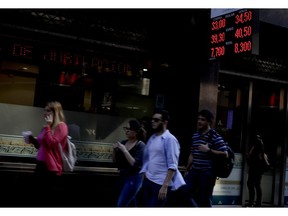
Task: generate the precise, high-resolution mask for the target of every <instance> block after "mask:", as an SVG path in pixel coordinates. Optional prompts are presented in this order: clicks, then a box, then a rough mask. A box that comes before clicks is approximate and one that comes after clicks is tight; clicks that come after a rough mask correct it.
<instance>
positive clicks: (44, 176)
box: [34, 161, 63, 207]
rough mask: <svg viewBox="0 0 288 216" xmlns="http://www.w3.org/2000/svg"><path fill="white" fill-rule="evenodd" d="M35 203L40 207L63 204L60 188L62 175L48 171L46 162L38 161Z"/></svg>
mask: <svg viewBox="0 0 288 216" xmlns="http://www.w3.org/2000/svg"><path fill="white" fill-rule="evenodd" d="M34 175H35V178H34V180H35V182H34V186H35V187H34V189H35V190H34V191H35V193H36V194H35V205H36V206H39V207H42V206H43V207H57V206H61V205H63V202H62V197H61V193H60V190H61V188H62V183H61V176H59V175H56V173H55V172H51V171H48V169H47V166H46V164H45V162H43V161H37V163H36V169H35V174H34Z"/></svg>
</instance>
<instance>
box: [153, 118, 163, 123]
mask: <svg viewBox="0 0 288 216" xmlns="http://www.w3.org/2000/svg"><path fill="white" fill-rule="evenodd" d="M151 121H154V122H159V121H163V120H162V119H159V118H152V119H151Z"/></svg>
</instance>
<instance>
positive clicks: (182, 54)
mask: <svg viewBox="0 0 288 216" xmlns="http://www.w3.org/2000/svg"><path fill="white" fill-rule="evenodd" d="M246 10H247V9H244V10H243V12H245V11H246ZM272 11H274V10H271V11H269V10H257V9H255V10H253V14H254V12H255V14H257V18H258V32H257V34H258V36H259V37H258V39H257V43H258V52H257V54H247V55H240V56H236V55H229V56H225V57H223V58H216V59H209V55H210V54H209V52H210V49H209V41H210V40H211V35H210V31H209V29H210V25H211V19H210V10H209V9H5V10H1V13H0V18H1V19H0V20H1V22H0V38H1V41H0V45H1V56H0V57H1V71H0V77H1V78H0V110H1V111H2V113H6V114H5V117H4V118H3V124H2V126H0V130H1V131H0V134H1V143H0V144H1V149H0V150H1V152H0V153H1V156H0V158H1V159H0V161H1V167H2V168H1V169H2V171H3V172H2V173H3V175H5V176H6V177H7V178H6V179H7V182H13V183H14V184H16V185H17V187H15V188H16V190H20V191H21V190H22V189H23V187H22V186H24V187H25V184H24V183H23V182H27V179H29V178H30V177H31V175H30V174H31V172H33V168H34V160H35V154H36V151H35V149H33V148H32V147H31V146H27V145H25V144H24V143H23V139H22V137H21V132H22V131H24V130H28V129H29V130H31V131H33V132H34V133H35V134H37V132H38V131H39V130H40V128H41V122H39V120H38V118H39V119H40V118H41V116H42V109H43V107H44V105H45V103H46V102H47V101H50V100H58V101H60V102H61V103H62V105H63V108H64V110H65V115H66V118H67V124H68V125H69V132H70V134H71V136H72V138H73V139H74V141H75V143H76V145H77V150H78V158H79V161H78V166H77V169H76V171H75V172H74V173H73V174H67V175H65V178H73V179H74V180H75V182H81V183H78V184H79V187H78V189H79V193H82V195H83V196H85V191H86V192H87V191H88V188H93V190H95V191H96V190H97V187H96V185H97V184H95V182H94V183H93V182H92V181H91V180H90V181H89V184H86V185H85V181H86V180H85V179H89V178H92V179H95V181H97V176H98V175H99V176H101V177H100V179H104V180H102V181H103V182H105V181H106V182H109V185H107V188H109V189H110V190H109V191H111V193H113V191H114V192H115V190H113V189H114V187H116V184H115V185H113V182H114V180H115V182H117V180H116V179H117V169H116V168H115V166H114V164H112V160H111V144H112V143H113V142H115V141H117V140H119V139H124V137H123V135H124V134H123V132H122V126H123V125H124V124H125V123H126V122H127V121H128V120H129V119H130V118H138V119H148V122H149V117H150V116H151V114H152V112H153V110H154V108H159V107H161V108H165V109H167V110H169V112H170V114H171V118H172V120H171V122H170V124H169V129H170V130H171V131H172V132H173V133H174V134H175V135H176V136H177V138H178V139H179V141H180V144H181V157H180V166H181V167H182V166H184V165H185V163H186V160H187V157H188V155H189V149H190V142H191V135H192V133H193V131H195V129H196V117H197V112H198V110H199V109H202V108H208V109H211V111H213V113H214V114H215V116H216V119H215V125H214V126H215V128H216V129H217V130H218V131H219V132H221V133H222V135H223V136H224V137H225V138H226V139H227V141H228V142H229V144H230V145H231V147H232V148H233V149H234V150H235V152H236V161H235V167H234V170H233V172H232V175H231V176H230V177H229V178H228V179H220V180H219V181H217V184H216V187H215V192H214V195H215V196H214V201H213V202H214V204H215V205H216V204H217V205H221V204H228V205H243V206H244V205H245V201H246V200H247V189H246V180H247V176H246V172H247V165H246V153H247V149H248V147H249V145H250V136H251V135H252V131H253V130H256V129H257V131H259V133H261V134H263V139H264V143H265V150H266V152H267V154H268V156H269V158H270V160H271V163H272V169H271V170H270V171H269V172H267V173H265V175H264V177H263V184H264V188H265V189H264V191H263V201H264V203H265V204H266V205H268V206H284V205H286V202H287V201H286V195H285V187H286V151H287V147H286V146H287V135H286V133H285V131H286V130H287V60H286V59H287V58H286V57H287V54H286V52H285V50H286V47H287V44H286V43H285V38H286V37H285V35H286V34H287V29H286V28H285V27H283V26H280V25H279V24H275V23H269V20H272V18H269V19H268V18H267V17H269V16H270V14H271V12H272ZM281 12H282V11H281ZM11 17H17V19H11ZM270 32H274V34H273V36H274V38H273V39H272V41H273V44H271V37H268V36H267V35H269V33H270ZM254 42H255V41H254ZM255 43H256V42H255ZM15 122H17V127H15ZM11 171H12V172H11ZM103 176H104V177H103ZM11 179H12V180H11ZM107 179H109V180H107ZM112 179H114V180H112ZM111 184H112V185H113V186H112V187H111ZM26 186H27V184H26ZM30 187H33V185H29V188H30ZM26 189H27V188H26ZM26 189H23V190H24V191H26ZM80 191H82V192H80ZM113 195H114V196H115V194H113ZM10 196H11V195H10ZM9 198H10V199H9ZM12 198H13V196H12V197H9V196H8V198H7V199H6V198H5V197H4V198H3V201H5V200H6V202H5V203H7V205H8V206H19V205H21V204H20V202H16V204H14V203H13V201H11V200H13V199H12ZM114 198H115V197H114ZM84 200H86V201H87V202H85V203H86V205H85V204H84V201H83V200H82V201H83V202H82V203H80V204H79V205H83V206H93V202H92V201H91V202H90V201H88V200H87V199H84ZM79 202H80V201H79ZM97 202H98V204H96V203H95V206H113V204H111V203H109V201H106V200H103V199H102V200H101V199H99V201H97ZM27 205H32V206H33V202H30V203H27ZM67 205H68V206H69V204H67ZM75 205H77V204H75Z"/></svg>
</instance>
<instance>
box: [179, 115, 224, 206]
mask: <svg viewBox="0 0 288 216" xmlns="http://www.w3.org/2000/svg"><path fill="white" fill-rule="evenodd" d="M213 119H214V116H213V114H212V113H211V112H210V111H209V110H201V111H200V112H199V113H198V120H197V131H196V132H195V133H194V134H193V135H192V143H191V152H190V155H189V158H188V161H187V165H186V172H185V177H184V179H185V181H186V184H187V188H188V190H189V191H190V193H191V197H193V198H194V200H195V201H196V203H197V206H198V207H212V194H213V189H214V186H215V182H216V178H217V176H216V174H215V172H214V169H213V161H214V157H215V156H217V157H228V149H227V145H226V143H225V141H224V140H223V138H222V136H220V134H218V133H217V132H216V131H215V130H214V129H212V128H211V124H212V121H213Z"/></svg>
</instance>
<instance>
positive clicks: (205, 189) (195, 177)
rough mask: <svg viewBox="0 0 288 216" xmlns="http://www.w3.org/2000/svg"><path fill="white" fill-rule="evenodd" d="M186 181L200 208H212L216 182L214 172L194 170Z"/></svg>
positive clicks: (187, 176) (186, 177)
mask: <svg viewBox="0 0 288 216" xmlns="http://www.w3.org/2000/svg"><path fill="white" fill-rule="evenodd" d="M184 179H185V182H186V184H187V188H188V189H189V191H190V193H191V195H192V196H193V197H194V199H195V201H196V202H197V204H198V207H212V194H213V189H214V186H215V182H216V176H215V175H214V174H213V173H212V170H211V169H207V170H197V169H192V170H190V172H189V173H188V174H187V175H186V176H185V178H184Z"/></svg>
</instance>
